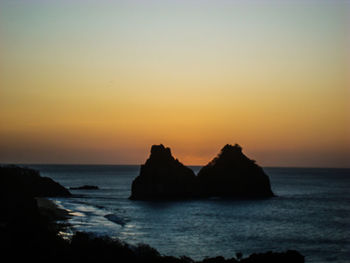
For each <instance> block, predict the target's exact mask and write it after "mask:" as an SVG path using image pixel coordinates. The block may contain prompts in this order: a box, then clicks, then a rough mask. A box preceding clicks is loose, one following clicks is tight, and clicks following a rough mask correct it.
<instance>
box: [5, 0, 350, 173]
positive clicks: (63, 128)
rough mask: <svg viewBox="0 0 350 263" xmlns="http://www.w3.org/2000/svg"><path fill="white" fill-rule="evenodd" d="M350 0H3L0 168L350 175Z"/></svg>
mask: <svg viewBox="0 0 350 263" xmlns="http://www.w3.org/2000/svg"><path fill="white" fill-rule="evenodd" d="M349 25H350V2H349V1H334V0H332V1H294V0H293V1H285V0H283V1H282V0H281V1H228V0H227V1H223V0H222V1H221V0H212V1H209V0H206V1H204V0H203V1H199V0H197V1H193V0H186V1H182V0H181V1H170V0H162V1H161V0H159V1H155V0H154V1H130V0H128V1H111V0H110V1H106V0H99V1H97V0H96V1H90V0H80V1H75V0H69V1H68V0H60V1H53V0H45V1H44V0H42V1H39V0H36V1H34V0H33V1H30V0H22V1H16V0H6V1H5V0H0V163H79V164H83V163H91V164H94V163H106V164H139V163H143V162H144V161H145V160H146V158H147V156H148V153H149V150H150V146H151V145H152V144H159V143H163V144H164V145H166V146H169V147H171V149H172V152H173V154H174V155H175V156H176V157H177V158H179V159H180V161H182V162H183V163H185V164H205V163H207V162H208V161H210V160H211V159H212V158H213V157H214V156H215V155H216V154H217V153H218V151H219V150H220V149H221V148H222V147H223V146H224V145H225V144H227V143H231V144H234V143H238V144H240V145H241V146H242V147H243V151H244V152H245V153H246V154H247V155H248V156H249V157H251V158H253V159H255V160H257V162H258V164H261V165H264V166H319V167H350V74H349V73H350V26H349Z"/></svg>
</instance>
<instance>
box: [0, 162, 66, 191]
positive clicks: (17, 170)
mask: <svg viewBox="0 0 350 263" xmlns="http://www.w3.org/2000/svg"><path fill="white" fill-rule="evenodd" d="M0 186H1V196H17V197H18V196H21V197H53V196H70V195H71V193H70V192H69V191H68V190H67V189H66V188H65V187H63V186H62V185H60V184H59V183H57V182H55V181H54V180H52V179H51V178H49V177H44V176H40V173H39V172H38V171H36V170H34V169H30V168H25V167H19V166H14V165H10V166H0Z"/></svg>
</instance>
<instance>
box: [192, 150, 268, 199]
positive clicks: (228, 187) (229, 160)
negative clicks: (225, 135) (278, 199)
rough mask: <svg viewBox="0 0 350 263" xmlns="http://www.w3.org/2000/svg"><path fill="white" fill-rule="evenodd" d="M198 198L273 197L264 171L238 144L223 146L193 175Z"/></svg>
mask: <svg viewBox="0 0 350 263" xmlns="http://www.w3.org/2000/svg"><path fill="white" fill-rule="evenodd" d="M197 181H198V188H199V189H198V191H199V193H198V194H199V195H200V196H202V197H214V196H215V197H216V196H217V197H230V198H264V197H272V196H274V194H273V192H272V190H271V186H270V180H269V177H268V176H267V175H266V174H265V172H264V170H263V169H262V168H261V167H260V166H259V165H257V164H256V163H255V161H254V160H251V159H249V158H248V157H247V156H245V155H244V154H243V152H242V147H240V146H239V145H238V144H235V145H230V144H227V145H225V146H224V147H223V148H222V150H221V152H220V153H219V155H218V156H217V157H215V158H214V159H213V160H212V161H211V162H209V163H208V164H207V165H206V166H204V167H203V168H202V169H201V170H200V171H199V173H198V175H197Z"/></svg>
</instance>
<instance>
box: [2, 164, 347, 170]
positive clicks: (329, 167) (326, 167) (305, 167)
mask: <svg viewBox="0 0 350 263" xmlns="http://www.w3.org/2000/svg"><path fill="white" fill-rule="evenodd" d="M2 165H62V166H64V165H65V166H69V165H70V166H83V165H85V166H140V165H142V164H135V163H134V164H121V163H2V162H0V166H2ZM184 165H186V166H198V167H203V166H206V165H207V164H184ZM259 166H260V167H262V168H301V169H302V168H304V169H312V168H315V169H317V168H319V169H350V166H348V167H346V166H343V167H336V166H271V165H267V166H263V165H259Z"/></svg>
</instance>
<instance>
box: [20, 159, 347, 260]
mask: <svg viewBox="0 0 350 263" xmlns="http://www.w3.org/2000/svg"><path fill="white" fill-rule="evenodd" d="M27 167H31V168H34V169H37V170H39V171H40V172H41V175H42V176H48V177H50V178H52V179H54V180H55V181H57V182H59V183H60V184H62V185H63V186H65V187H67V188H70V187H79V186H82V185H95V186H98V188H99V189H98V190H70V191H71V193H72V194H73V196H72V197H69V198H53V199H52V200H53V201H55V202H56V203H57V204H58V205H59V206H61V207H62V208H64V209H67V210H69V211H71V213H72V217H71V219H69V223H70V225H71V231H70V232H71V233H72V232H75V231H85V232H89V233H91V234H92V235H97V236H109V237H111V238H118V239H120V240H121V241H124V242H126V243H128V244H130V245H137V244H140V243H141V244H148V245H150V246H151V247H154V248H156V249H157V250H158V251H159V252H160V253H161V254H162V255H171V256H183V255H185V256H188V257H191V258H192V259H195V260H202V259H204V258H206V257H214V256H224V257H225V258H232V257H235V255H236V253H237V252H241V253H243V256H248V255H250V254H252V253H260V252H267V251H275V252H281V251H286V250H289V249H293V250H297V251H299V252H300V253H302V254H303V255H304V256H305V262H310V263H311V262H312V263H316V262H317V263H318V262H337V263H345V262H347V263H348V262H350V169H326V168H277V167H276V168H274V167H265V168H264V171H265V172H266V174H268V176H269V177H270V182H271V187H272V190H273V192H274V193H275V195H276V197H273V198H268V199H262V200H227V199H220V198H209V199H202V200H182V201H171V202H169V201H167V202H165V201H132V200H129V199H128V197H129V196H130V193H131V183H132V181H133V179H134V178H135V177H136V176H138V174H139V170H140V166H138V165H27ZM191 168H192V169H193V170H194V172H195V173H197V172H198V171H199V170H200V168H201V167H199V166H192V167H191ZM65 234H66V235H69V233H68V232H67V233H65Z"/></svg>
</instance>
